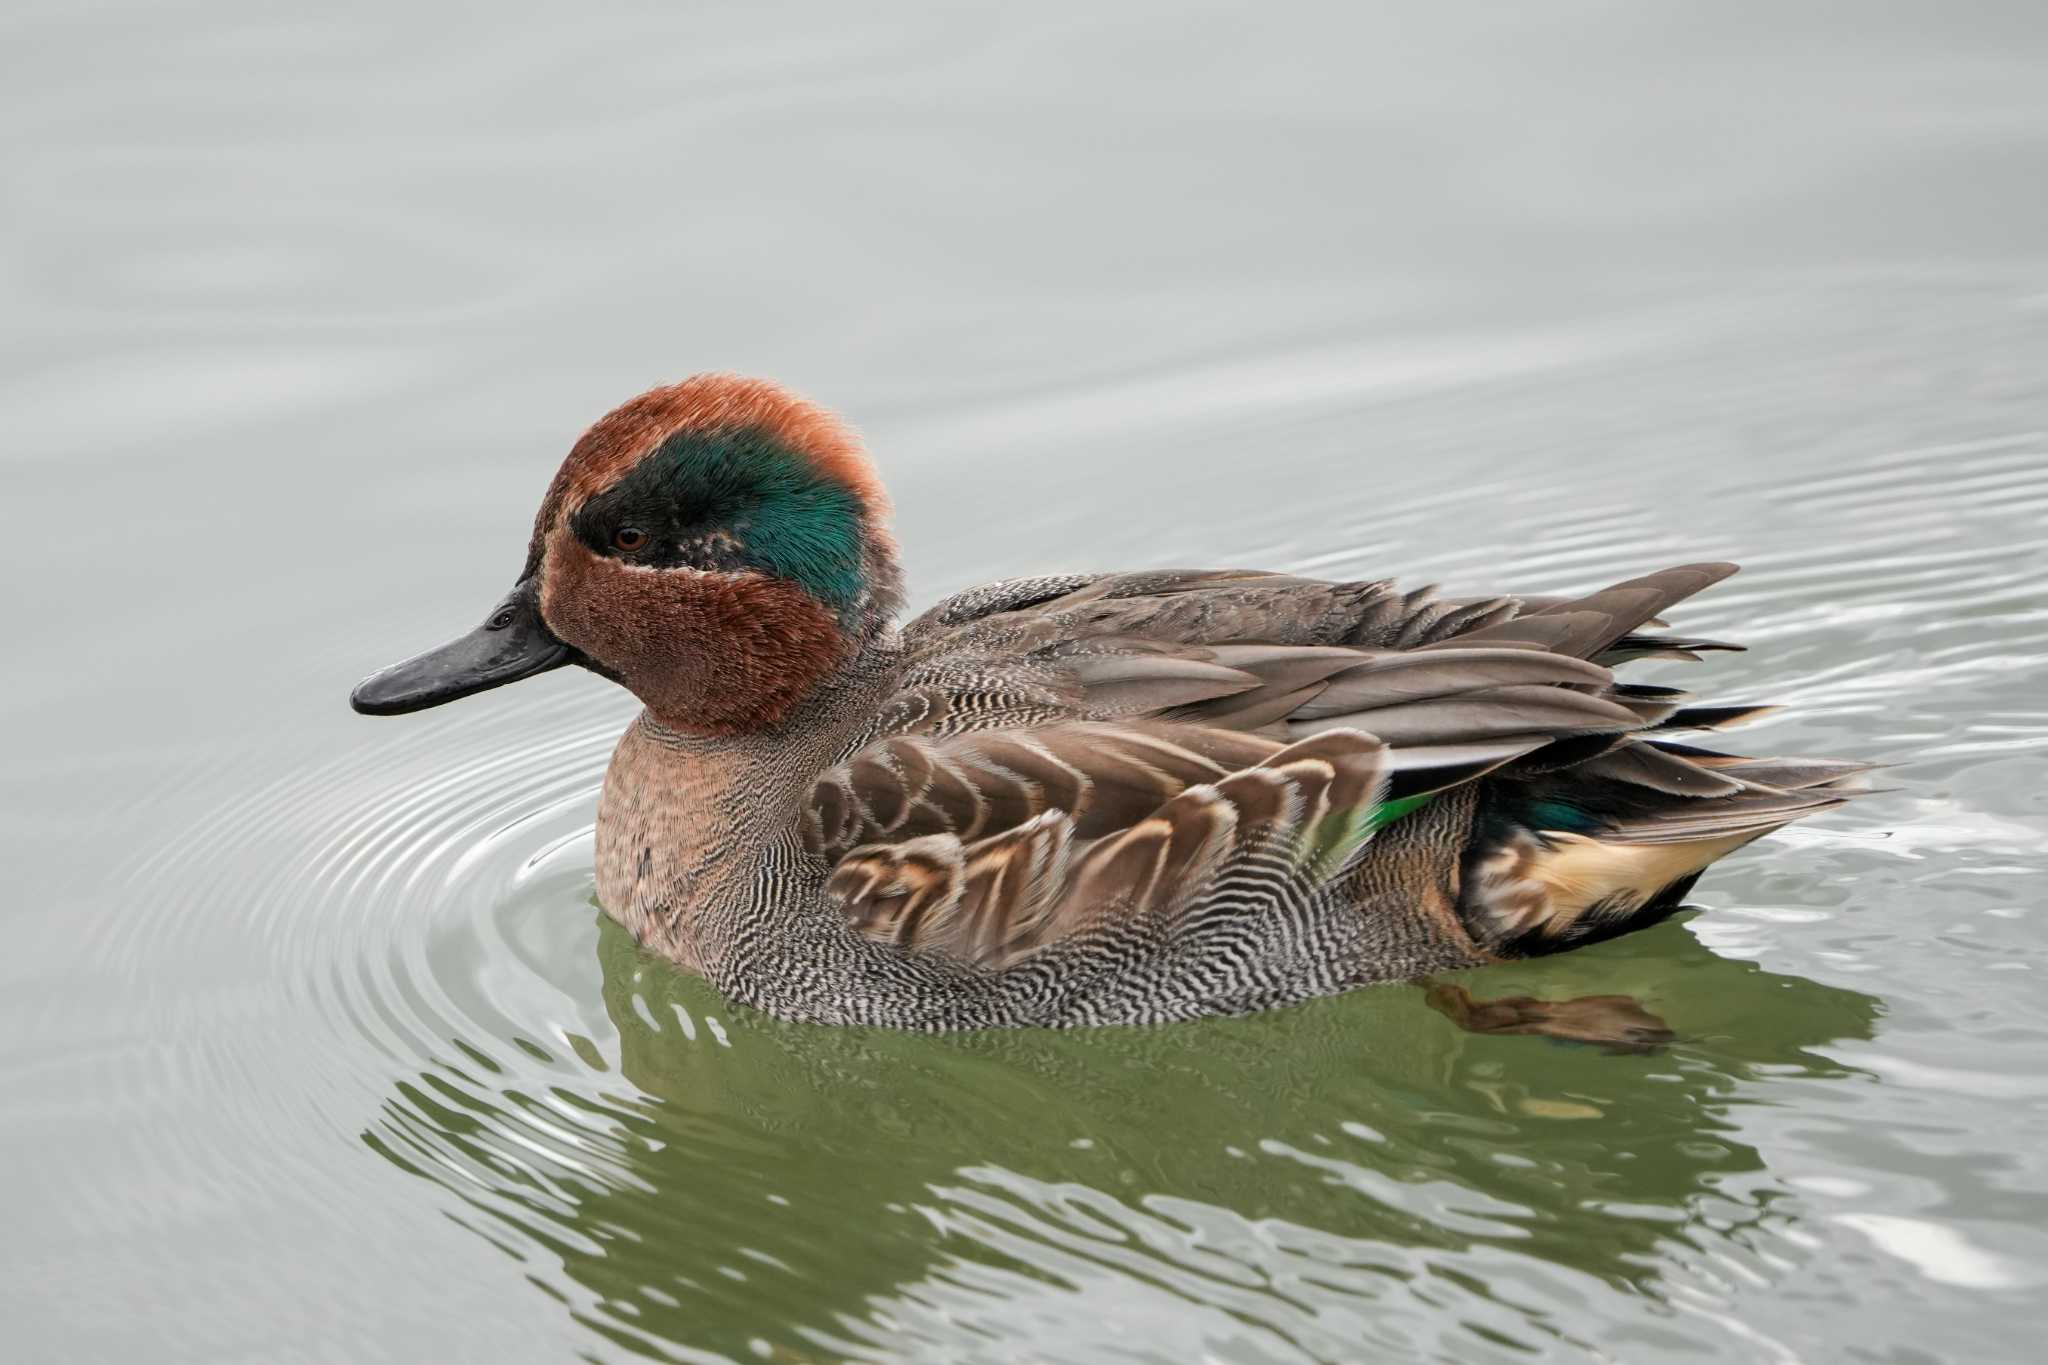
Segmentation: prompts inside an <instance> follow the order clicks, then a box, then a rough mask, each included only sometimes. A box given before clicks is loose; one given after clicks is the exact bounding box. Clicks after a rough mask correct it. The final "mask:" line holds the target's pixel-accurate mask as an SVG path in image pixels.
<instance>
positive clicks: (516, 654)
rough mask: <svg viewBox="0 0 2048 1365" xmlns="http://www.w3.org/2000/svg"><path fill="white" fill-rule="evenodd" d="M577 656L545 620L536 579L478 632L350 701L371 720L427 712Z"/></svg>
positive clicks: (367, 683) (368, 683) (392, 670)
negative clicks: (434, 707)
mask: <svg viewBox="0 0 2048 1365" xmlns="http://www.w3.org/2000/svg"><path fill="white" fill-rule="evenodd" d="M573 657H574V655H573V653H572V651H571V650H570V648H569V646H567V645H565V644H563V643H562V642H561V641H560V640H558V639H556V638H555V635H554V632H553V631H551V630H549V629H548V628H547V623H546V622H544V621H542V620H541V619H540V602H539V598H538V594H537V592H536V590H535V584H534V580H532V579H530V578H529V579H524V580H522V581H521V582H520V583H519V585H518V586H517V587H515V588H513V589H512V591H511V592H510V593H507V594H506V596H505V600H504V601H502V602H500V603H498V605H497V606H496V607H494V608H492V609H491V614H490V617H489V618H488V619H487V620H486V621H485V622H484V623H483V624H482V625H480V626H478V627H477V628H476V629H475V630H473V631H471V632H470V633H469V634H467V635H465V636H463V637H462V638H461V639H459V640H451V641H449V642H448V643H447V644H445V645H442V646H441V647H440V648H439V649H430V650H428V651H427V652H426V653H424V654H416V655H414V656H413V657H412V658H410V659H407V660H406V661H405V662H404V663H397V664H393V665H391V667H389V668H386V669H383V670H381V671H379V672H376V673H372V674H371V675H370V676H369V677H367V678H365V679H363V680H362V681H361V682H359V683H357V684H356V690H355V691H353V692H351V693H349V698H348V703H349V705H350V706H353V707H354V708H355V709H356V710H358V711H360V712H362V713H363V714H364V715H366V716H396V715H403V714H404V713H405V712H407V711H424V710H425V709H426V708H427V707H429V706H439V705H440V704H441V703H442V702H447V701H455V700H458V699H459V698H462V697H467V696H472V695H474V694H475V693H478V692H486V691H489V690H490V689H491V688H493V687H503V686H504V685H505V684H506V683H509V682H518V681H519V680H520V679H521V678H530V677H532V676H533V675H534V674H536V673H545V672H547V671H548V670H549V669H551V668H560V667H561V666H562V665H563V664H566V663H568V662H570V661H571V660H572V658H573Z"/></svg>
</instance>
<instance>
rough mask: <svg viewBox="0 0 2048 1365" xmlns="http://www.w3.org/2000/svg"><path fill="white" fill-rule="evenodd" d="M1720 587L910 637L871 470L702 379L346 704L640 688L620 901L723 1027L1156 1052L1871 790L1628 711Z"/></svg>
mask: <svg viewBox="0 0 2048 1365" xmlns="http://www.w3.org/2000/svg"><path fill="white" fill-rule="evenodd" d="M1734 571H1735V566H1734V565H1732V564H1726V563H1700V564H1686V565H1681V566H1678V567H1674V568H1666V569H1662V570H1659V571H1657V572H1653V573H1649V574H1645V575H1642V576H1640V577H1636V578H1631V579H1628V580H1627V581H1624V582H1620V583H1616V584H1614V585H1612V586H1610V587H1606V588H1602V589H1600V590H1598V591H1595V592H1590V593H1586V594H1583V595H1579V596H1555V595H1519V594H1501V595H1496V596H1489V597H1457V596H1445V595H1442V594H1440V593H1439V592H1438V591H1437V590H1436V589H1434V588H1431V587H1404V586H1401V585H1400V584H1398V583H1397V582H1396V581H1394V580H1392V579H1385V580H1361V581H1345V582H1337V581H1325V580H1321V579H1315V578H1307V577H1301V576H1296V575H1292V574H1288V573H1283V572H1262V571H1254V570H1241V569H1194V570H1174V569H1138V570H1132V571H1124V572H1072V573H1051V574H1045V575H1041V576H1035V577H1026V578H1013V579H1007V580H1004V581H1001V582H994V583H989V584H985V585H982V586H977V587H971V588H968V589H966V590H965V591H961V592H958V593H955V594H953V595H952V596H949V597H946V598H944V599H943V600H941V601H939V602H938V603H937V604H936V605H933V606H932V607H930V608H929V609H928V610H926V611H924V612H923V613H922V614H920V615H918V616H916V617H915V618H914V619H911V620H909V621H908V622H907V623H899V614H900V608H901V606H902V604H903V601H904V589H903V576H902V572H901V569H900V567H899V556H898V548H897V544H896V541H895V539H894V538H893V534H892V532H891V530H890V525H889V502H888V498H887V495H886V493H885V491H884V488H883V485H882V481H881V478H880V476H879V474H878V473H877V470H876V466H875V464H874V462H873V461H872V460H871V458H870V457H869V455H868V453H867V451H866V450H865V448H864V446H863V444H862V442H861V440H860V439H859V437H858V436H856V435H855V433H854V432H853V431H852V429H851V428H850V427H849V426H848V425H847V424H846V423H845V422H843V421H842V420H841V419H840V418H838V417H837V416H836V415H834V414H833V413H831V412H829V411H827V410H826V409H824V408H822V407H820V406H818V405H816V404H814V403H812V402H810V401H809V400H807V399H805V398H803V397H801V396H799V395H797V394H796V393H794V392H792V391H790V390H789V389H787V388H785V387H783V386H782V385H780V384H777V383H775V382H772V381H769V380H765V379H758V378H749V377H744V376H739V375H734V374H724V373H717V374H702V375H697V376H694V377H691V378H687V379H684V380H682V381H680V382H678V383H674V384H668V385H664V386H662V387H658V388H655V389H652V390H650V391H648V392H646V393H643V394H641V395H640V396H639V397H637V398H634V399H632V400H630V401H629V402H627V403H625V404H623V405H622V406H620V407H618V408H616V409H614V410H613V411H612V412H610V413H608V414H607V415H605V416H604V417H602V418H601V419H599V420H598V421H597V423H596V424H595V425H593V426H592V427H591V428H590V429H589V430H588V431H587V432H586V433H584V435H583V436H582V437H581V438H580V439H579V440H578V441H577V442H576V443H575V445H574V446H573V447H572V448H571V450H570V451H569V454H568V456H567V458H566V459H565V460H564V461H563V463H562V465H561V467H560V469H559V470H558V471H557V472H556V474H555V476H554V479H553V481H552V482H551V483H550V485H549V486H548V489H547V491H546V494H545V496H544V497H543V499H542V501H541V505H540V509H539V511H538V513H537V514H536V516H535V518H534V523H533V529H532V534H531V536H530V538H529V541H528V545H527V551H526V559H525V563H524V566H523V567H522V569H521V571H520V573H519V576H518V578H517V580H516V581H515V582H514V584H513V586H512V589H511V591H510V592H509V593H507V594H506V596H505V597H504V598H503V599H502V600H501V601H500V602H498V603H497V604H496V605H495V606H494V607H493V608H492V610H491V612H490V614H489V615H488V616H487V617H486V619H485V620H484V622H483V624H482V625H480V626H479V627H477V628H476V629H475V630H473V631H471V632H470V633H469V634H467V635H464V636H461V637H460V638H458V639H456V640H454V641H452V642H451V643H449V644H446V645H443V646H441V647H440V648H437V649H433V650H429V651H427V652H426V653H423V654H420V655H417V656H415V657H413V658H410V659H407V660H405V661H404V662H401V663H398V664H394V665H392V666H390V667H388V668H385V669H383V670H381V671H379V672H377V673H374V674H372V675H370V676H369V677H367V678H365V679H364V680H363V681H362V682H361V683H360V684H358V685H357V687H356V688H355V690H354V691H353V693H352V695H351V701H352V704H353V706H354V708H355V709H356V710H357V711H359V712H362V713H365V714H370V715H391V714H399V713H404V712H411V711H417V710H421V709H423V708H426V707H431V706H438V705H441V704H443V703H446V702H450V701H454V700H456V699H458V698H462V697H467V696H470V695H473V694H475V693H478V692H482V691H485V690H487V689H490V688H495V687H499V686H503V685H505V684H508V683H512V682H515V681H518V680H520V679H522V678H527V677H532V676H534V675H536V674H539V673H542V672H546V671H548V670H550V669H554V668H559V667H563V666H567V665H576V666H579V667H581V668H584V669H586V670H588V671H590V672H592V673H595V674H597V675H599V676H600V677H602V678H605V679H608V680H609V681H611V682H613V683H616V684H618V685H620V686H622V687H625V688H627V689H628V690H630V691H631V692H632V693H633V694H634V695H635V696H636V697H637V698H638V699H639V701H640V702H641V704H642V710H641V711H640V712H639V714H638V715H637V717H636V718H635V719H633V720H632V721H631V723H630V724H629V725H628V726H627V727H626V730H625V732H624V734H623V735H622V736H621V738H620V739H619V742H618V745H617V747H616V749H615V751H614V752H613V755H612V757H611V761H610V764H609V767H608V769H607V771H606V774H605V778H604V786H603V791H602V794H601V796H600V798H599V802H598V809H597V821H596V838H595V861H594V869H593V871H594V880H595V893H596V899H597V902H598V904H599V906H600V907H601V908H602V909H603V911H604V912H605V913H606V914H607V915H609V916H610V917H612V918H613V919H615V920H617V921H619V922H620V923H621V924H622V925H623V926H624V927H625V928H626V929H627V930H628V931H629V932H630V933H631V934H632V936H633V938H634V939H635V940H636V941H637V942H638V943H639V944H640V945H641V946H642V948H643V949H644V950H646V951H648V952H651V953H653V954H657V955H659V956H660V957H663V958H666V959H667V960H669V961H670V962H672V963H674V964H675V965H676V966H678V967H680V968H682V969H684V970H686V971H689V972H693V973H696V974H698V975H700V976H702V977H704V978H705V979H706V980H708V981H709V982H710V983H711V985H712V986H713V987H714V988H715V989H717V990H718V991H719V992H721V993H722V994H723V995H725V996H726V997H727V998H729V999H731V1000H733V1001H736V1002H738V1003H740V1004H743V1005H747V1006H751V1007H754V1008H757V1009H760V1010H762V1011H765V1012H767V1013H769V1014H771V1015H775V1016H779V1017H781V1018H785V1019H791V1020H800V1021H808V1022H812V1023H818V1024H831V1025H854V1026H880V1027H890V1028H902V1029H918V1030H931V1031H946V1030H958V1029H979V1028H1004V1027H1075V1026H1094V1025H1128V1024H1156V1023H1166V1022H1171V1021H1176V1020H1187V1019H1195V1018H1201V1017H1207V1016H1218V1015H1235V1014H1243V1013H1249V1012H1252V1011H1255V1010H1261V1009H1266V1008H1271V1007H1275V1006H1279V1005H1285V1004H1290V1003H1294V1002H1298V1001H1303V1000H1307V999H1310V998H1314V997H1318V996H1325V995H1332V994H1336V993H1339V992H1343V991H1347V990H1350V989H1353V988H1355V987H1360V986H1365V985H1370V984H1375V983H1380V982H1395V981H1426V980H1427V979H1428V978H1430V977H1431V976H1432V974H1434V973H1440V972H1445V971H1451V970H1459V969H1464V968H1471V967H1479V966H1484V965H1488V964H1494V963H1500V962H1506V961H1514V960H1520V959H1528V958H1534V957H1541V956H1544V955H1548V954H1552V953H1559V952H1564V951H1567V950H1570V949H1575V948H1578V947H1582V946H1584V945H1587V944H1592V943H1597V942H1601V941H1603V940H1606V939H1610V938H1613V937H1615V936H1617V935H1620V934H1624V933H1629V932H1632V931H1634V930H1638V929H1641V928H1643V927H1645V926H1648V925H1651V924H1654V923H1657V922H1659V921H1660V920H1662V919H1664V918H1666V917H1668V916H1669V915H1670V914H1671V913H1673V911H1675V910H1676V909H1677V908H1679V907H1680V906H1681V904H1682V903H1683V898H1684V896H1685V895H1686V893H1687V892H1688V891H1689V890H1690V889H1691V887H1692V885H1693V882H1694V881H1695V879H1696V878H1697V877H1698V876H1699V875H1700V873H1701V872H1702V871H1703V870H1704V869H1705V868H1706V867H1707V866H1708V865H1709V864H1711V863H1713V862H1714V861H1716V860H1717V859H1719V858H1721V857H1723V856H1724V855H1726V854H1728V853H1731V852H1733V851H1734V850H1735V849H1738V848H1740V847H1742V846H1743V845H1745V844H1747V843H1749V842H1751V841H1752V840H1755V839H1757V838H1759V837H1761V836H1762V835H1764V834H1767V833H1769V832H1771V831H1772V830H1775V829H1777V828H1779V827H1780V826H1783V825H1785V824H1787V823H1789V822H1791V821H1794V820H1799V819H1803V818H1805V817H1808V816H1811V815H1816V814H1819V813H1821V812H1824V811H1828V810H1832V809H1834V808H1836V807H1838V806H1841V805H1842V804H1843V803H1844V802H1846V801H1848V800H1850V799H1852V798H1853V797H1854V796H1855V795H1857V794H1858V792H1859V790H1860V789H1861V788H1862V785H1863V784H1862V775H1863V774H1864V773H1866V772H1867V771H1868V770H1869V769H1870V767H1871V766H1873V765H1870V764H1864V763H1858V762H1853V761H1848V760H1836V759H1815V758H1778V757H1761V758H1759V757H1747V756H1743V755H1739V754H1733V753H1727V752H1723V751H1720V750H1717V749H1712V748H1707V747H1703V746H1702V745H1700V744H1699V743H1697V742H1696V741H1697V739H1698V738H1699V735H1700V732H1705V731H1717V730H1722V729H1726V728H1728V727H1729V726H1732V725H1735V724H1738V723H1740V722H1742V721H1744V720H1748V719H1751V718H1753V717H1755V716H1757V715H1759V714H1762V713H1763V712H1765V711H1768V710H1772V709H1775V708H1772V707H1767V706H1762V705H1702V704H1695V703H1694V701H1693V700H1692V697H1691V695H1690V694H1689V693H1686V692H1683V691H1680V690H1678V689H1675V688H1670V687H1662V686H1653V685H1649V684H1645V683H1640V682H1624V681H1620V680H1618V679H1617V677H1616V670H1617V669H1618V668H1620V667H1622V666H1623V665H1626V664H1628V663H1630V662H1632V661H1636V660H1641V659H1672V658H1676V659H1687V660H1697V659H1699V658H1700V656H1702V655H1703V654H1706V653H1709V652H1712V651H1719V650H1727V649H1734V648H1738V646H1735V645H1731V644H1727V643H1724V642H1721V641H1716V640H1709V639H1702V638H1697V637H1693V636H1689V635H1684V634H1674V633H1669V632H1670V627H1669V626H1668V625H1667V624H1666V623H1665V621H1664V620H1663V615H1664V613H1666V612H1667V611H1668V610H1669V609H1670V608H1672V607H1673V606H1675V605H1676V604H1678V603H1680V602H1682V601H1684V600H1685V599H1687V598H1690V597H1691V596H1693V595H1694V594H1695V593H1698V592H1700V591H1702V590H1703V589H1706V588H1708V587H1710V586H1711V585H1713V584H1714V583H1716V582H1719V581H1720V580H1721V579H1723V578H1725V577H1727V576H1728V575H1729V574H1731V573H1733V572H1734ZM1439 994H1441V992H1439ZM1468 1012H1469V1011H1468Z"/></svg>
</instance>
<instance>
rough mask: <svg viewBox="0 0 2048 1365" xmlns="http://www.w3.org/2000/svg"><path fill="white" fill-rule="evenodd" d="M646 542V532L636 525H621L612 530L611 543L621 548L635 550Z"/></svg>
mask: <svg viewBox="0 0 2048 1365" xmlns="http://www.w3.org/2000/svg"><path fill="white" fill-rule="evenodd" d="M646 543H647V533H646V532H645V531H643V530H641V529H640V528H639V527H637V526H621V527H620V528H619V529H618V530H616V531H614V532H612V544H613V545H615V546H617V547H618V548H619V549H621V550H637V549H639V548H641V547H642V546H643V545H645V544H646Z"/></svg>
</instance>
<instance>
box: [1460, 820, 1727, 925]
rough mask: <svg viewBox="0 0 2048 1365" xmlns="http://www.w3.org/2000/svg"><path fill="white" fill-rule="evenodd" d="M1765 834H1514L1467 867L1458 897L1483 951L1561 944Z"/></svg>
mask: <svg viewBox="0 0 2048 1365" xmlns="http://www.w3.org/2000/svg"><path fill="white" fill-rule="evenodd" d="M1767 832H1768V831H1765V830H1745V831H1742V832H1740V833H1737V834H1726V835H1722V836H1720V837H1719V838H1714V839H1698V840H1693V841H1690V842H1685V843H1650V844H1635V843H1610V842H1606V841H1603V840H1600V839H1595V838H1589V837H1588V836H1586V835H1583V834H1566V833H1563V832H1559V831H1545V832H1543V833H1540V834H1528V833H1523V834H1517V835H1515V836H1514V837H1513V838H1512V839H1509V840H1508V841H1507V842H1505V843H1503V844H1501V845H1500V847H1498V848H1496V849H1495V850H1494V851H1493V852H1491V853H1489V854H1487V856H1486V857H1485V858H1483V859H1482V860H1480V862H1479V864H1478V865H1477V867H1475V868H1474V869H1473V875H1472V878H1471V880H1470V882H1469V884H1468V885H1467V888H1466V892H1465V902H1466V906H1467V908H1468V914H1469V915H1470V927H1471V928H1472V930H1473V932H1474V934H1475V936H1476V937H1478V938H1479V940H1480V941H1481V942H1482V943H1484V944H1485V945H1487V946H1488V947H1489V948H1502V947H1506V946H1508V945H1510V944H1513V945H1515V947H1514V950H1515V951H1516V952H1519V953H1527V952H1531V951H1534V952H1542V951H1546V950H1547V949H1546V945H1550V946H1555V947H1563V946H1565V945H1566V944H1568V943H1570V942H1572V941H1574V940H1577V939H1583V938H1586V937H1589V936H1592V935H1594V934H1596V933H1597V932H1598V931H1599V930H1601V929H1603V928H1607V927H1611V926H1613V925H1614V924H1615V923H1616V922H1617V921H1620V920H1625V919H1627V918H1628V917H1630V916H1631V915H1633V914H1635V913H1636V912H1637V911H1638V910H1641V909H1642V908H1643V907H1644V906H1645V905H1647V904H1649V902H1650V901H1651V900H1653V899H1654V898H1655V897H1656V895H1657V893H1658V892H1660V891H1662V890H1664V888H1666V887H1668V886H1670V885H1671V884H1672V883H1674V882H1678V881H1682V880H1684V879H1685V878H1687V877H1690V876H1692V875H1693V874H1694V873H1696V872H1699V871H1700V870H1701V869H1703V868H1705V867H1706V866H1707V865H1708V864H1709V863H1712V862H1713V861H1714V860H1715V859H1717V858H1721V857H1723V856H1725V855H1727V854H1729V853H1732V852H1734V851H1735V850H1736V849H1738V848H1740V847H1742V846H1743V845H1744V844H1746V843H1748V842H1750V841H1751V840H1752V839H1755V838H1757V837H1759V836H1760V835H1762V834H1764V833H1767Z"/></svg>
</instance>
